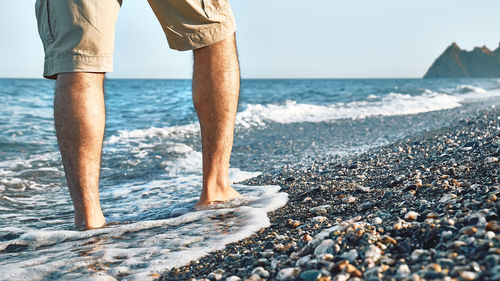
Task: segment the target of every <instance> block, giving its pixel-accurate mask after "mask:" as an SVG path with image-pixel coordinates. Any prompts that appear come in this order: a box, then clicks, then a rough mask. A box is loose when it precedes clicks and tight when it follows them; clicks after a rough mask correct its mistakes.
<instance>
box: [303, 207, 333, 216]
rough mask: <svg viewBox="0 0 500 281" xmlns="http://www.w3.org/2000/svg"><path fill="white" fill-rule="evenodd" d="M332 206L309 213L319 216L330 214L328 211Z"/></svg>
mask: <svg viewBox="0 0 500 281" xmlns="http://www.w3.org/2000/svg"><path fill="white" fill-rule="evenodd" d="M331 207H332V206H331V205H322V206H317V207H314V208H311V209H309V211H310V212H311V213H313V214H315V215H317V216H321V215H326V214H328V210H329V209H330V208H331Z"/></svg>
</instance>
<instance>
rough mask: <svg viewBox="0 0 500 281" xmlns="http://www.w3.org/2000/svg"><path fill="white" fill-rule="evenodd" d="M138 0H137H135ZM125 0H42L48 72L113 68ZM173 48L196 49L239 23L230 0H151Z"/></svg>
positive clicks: (39, 14) (45, 72) (40, 11)
mask: <svg viewBox="0 0 500 281" xmlns="http://www.w3.org/2000/svg"><path fill="white" fill-rule="evenodd" d="M134 1H135V0H134ZM121 2H122V1H121V0H37V1H36V4H35V9H36V17H37V21H38V32H39V34H40V38H41V39H42V43H43V48H44V51H45V64H44V70H43V76H44V77H46V78H50V79H55V78H56V77H57V74H58V73H62V72H109V71H113V48H114V35H115V23H116V19H117V17H118V12H119V10H120V6H121ZM148 2H149V5H150V6H151V8H152V9H153V11H154V13H155V15H156V17H157V18H158V20H159V22H160V24H161V26H162V27H163V31H164V32H165V35H166V37H167V40H168V44H169V45H170V48H172V49H176V50H179V51H183V50H193V49H198V48H201V47H205V46H208V45H211V44H213V43H216V42H219V41H221V40H223V39H225V38H227V37H229V36H230V35H232V34H233V33H234V31H235V29H236V27H235V22H234V16H233V13H232V11H231V6H230V5H229V3H228V0H148Z"/></svg>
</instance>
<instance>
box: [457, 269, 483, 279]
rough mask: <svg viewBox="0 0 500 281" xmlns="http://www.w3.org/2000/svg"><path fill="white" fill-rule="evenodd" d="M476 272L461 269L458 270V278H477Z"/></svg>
mask: <svg viewBox="0 0 500 281" xmlns="http://www.w3.org/2000/svg"><path fill="white" fill-rule="evenodd" d="M478 277H479V276H478V274H477V273H476V272H472V271H462V272H460V278H462V279H464V280H476V279H477V278H478Z"/></svg>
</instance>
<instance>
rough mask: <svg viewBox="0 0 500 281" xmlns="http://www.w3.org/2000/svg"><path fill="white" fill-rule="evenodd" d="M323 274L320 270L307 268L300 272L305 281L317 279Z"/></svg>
mask: <svg viewBox="0 0 500 281" xmlns="http://www.w3.org/2000/svg"><path fill="white" fill-rule="evenodd" d="M321 276H322V274H321V271H319V270H306V271H304V272H302V273H301V274H300V279H301V280H304V281H316V280H318V279H320V278H321Z"/></svg>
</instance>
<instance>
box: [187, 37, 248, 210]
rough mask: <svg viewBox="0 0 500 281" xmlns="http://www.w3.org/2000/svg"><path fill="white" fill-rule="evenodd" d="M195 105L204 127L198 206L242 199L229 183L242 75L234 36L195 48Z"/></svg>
mask: <svg viewBox="0 0 500 281" xmlns="http://www.w3.org/2000/svg"><path fill="white" fill-rule="evenodd" d="M193 53H194V70H193V103H194V107H195V109H196V113H197V114H198V119H199V120H200V126H201V139H202V151H203V189H202V192H201V196H200V201H199V202H198V205H208V204H210V203H211V202H215V201H225V200H228V199H231V198H235V197H238V196H240V195H239V193H238V192H237V191H236V190H234V189H233V188H232V187H231V185H230V181H229V158H230V156H231V149H232V146H233V134H234V122H235V117H236V109H237V106H238V95H239V88H240V72H239V63H238V56H237V52H236V41H235V37H234V35H233V36H231V37H229V38H227V39H225V40H222V41H220V42H218V43H215V44H212V45H210V46H207V47H203V48H200V49H196V50H194V51H193Z"/></svg>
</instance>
